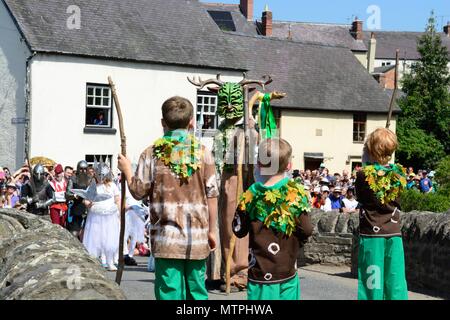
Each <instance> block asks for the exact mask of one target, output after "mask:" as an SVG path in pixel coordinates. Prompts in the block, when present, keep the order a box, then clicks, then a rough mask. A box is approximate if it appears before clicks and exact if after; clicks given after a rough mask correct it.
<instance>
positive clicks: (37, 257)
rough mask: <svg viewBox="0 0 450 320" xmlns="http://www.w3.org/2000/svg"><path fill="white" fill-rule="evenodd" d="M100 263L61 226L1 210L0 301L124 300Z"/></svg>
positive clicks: (122, 294)
mask: <svg viewBox="0 0 450 320" xmlns="http://www.w3.org/2000/svg"><path fill="white" fill-rule="evenodd" d="M105 272H106V271H104V269H103V268H102V267H101V266H100V264H99V262H98V261H97V260H96V259H93V258H92V257H90V256H89V254H88V253H87V251H86V250H85V249H84V247H83V245H82V244H81V243H80V242H79V241H78V240H77V239H75V238H74V237H73V236H72V235H71V234H70V233H69V232H67V231H66V230H64V229H63V228H61V227H59V226H56V225H52V224H51V223H50V222H48V221H45V220H44V219H41V218H39V217H37V216H34V215H31V214H28V213H26V212H22V211H17V210H13V209H0V300H6V299H18V300H48V299H57V300H92V299H94V300H123V299H125V295H124V293H123V292H122V290H121V289H120V288H119V286H118V285H117V284H116V283H115V282H113V281H111V280H109V279H108V278H107V277H106V275H105Z"/></svg>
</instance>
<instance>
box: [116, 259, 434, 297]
mask: <svg viewBox="0 0 450 320" xmlns="http://www.w3.org/2000/svg"><path fill="white" fill-rule="evenodd" d="M135 258H136V261H137V262H138V266H135V267H134V266H133V267H131V266H125V270H124V272H123V276H122V284H121V287H122V289H123V290H124V292H125V295H126V296H127V298H128V299H130V300H155V294H154V283H155V274H154V273H151V272H148V271H147V258H145V257H135ZM298 273H299V276H300V287H301V300H357V290H358V281H357V280H356V279H353V278H351V276H350V270H349V267H336V266H324V265H312V266H307V267H302V268H299V270H298ZM108 277H109V278H110V279H112V280H114V279H115V272H108ZM246 298H247V295H246V292H238V293H231V294H230V295H229V296H227V295H226V294H225V293H221V292H220V291H218V290H214V291H209V299H210V300H245V299H246ZM409 299H410V300H439V299H440V298H437V297H432V296H429V295H424V294H420V293H415V292H409Z"/></svg>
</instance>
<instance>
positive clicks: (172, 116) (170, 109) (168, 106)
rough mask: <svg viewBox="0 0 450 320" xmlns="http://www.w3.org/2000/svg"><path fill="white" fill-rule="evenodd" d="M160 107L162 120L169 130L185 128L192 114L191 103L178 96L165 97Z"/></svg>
mask: <svg viewBox="0 0 450 320" xmlns="http://www.w3.org/2000/svg"><path fill="white" fill-rule="evenodd" d="M161 109H162V116H163V119H164V122H165V123H166V125H167V126H168V127H169V129H171V130H176V129H186V128H187V127H188V125H189V122H190V121H191V119H192V117H193V115H194V107H193V106H192V103H191V102H190V101H189V100H188V99H185V98H182V97H178V96H176V97H172V98H170V99H167V100H166V101H165V102H164V103H163V105H162V108H161Z"/></svg>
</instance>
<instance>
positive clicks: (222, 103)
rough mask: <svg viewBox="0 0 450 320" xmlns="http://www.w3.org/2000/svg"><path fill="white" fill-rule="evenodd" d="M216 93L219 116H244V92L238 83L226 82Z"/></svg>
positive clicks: (227, 117) (234, 117) (229, 117)
mask: <svg viewBox="0 0 450 320" xmlns="http://www.w3.org/2000/svg"><path fill="white" fill-rule="evenodd" d="M217 95H218V108H217V113H218V114H219V116H220V117H222V118H225V119H238V118H241V117H243V116H244V94H243V91H242V87H241V85H240V84H239V83H232V82H226V83H225V84H224V85H223V86H222V88H220V90H219V92H218V94H217Z"/></svg>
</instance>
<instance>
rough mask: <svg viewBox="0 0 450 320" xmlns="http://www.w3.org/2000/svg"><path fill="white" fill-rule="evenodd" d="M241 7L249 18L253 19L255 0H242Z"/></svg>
mask: <svg viewBox="0 0 450 320" xmlns="http://www.w3.org/2000/svg"><path fill="white" fill-rule="evenodd" d="M240 7H241V11H242V14H243V15H244V16H245V17H246V18H247V20H248V21H253V0H241V4H240Z"/></svg>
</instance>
